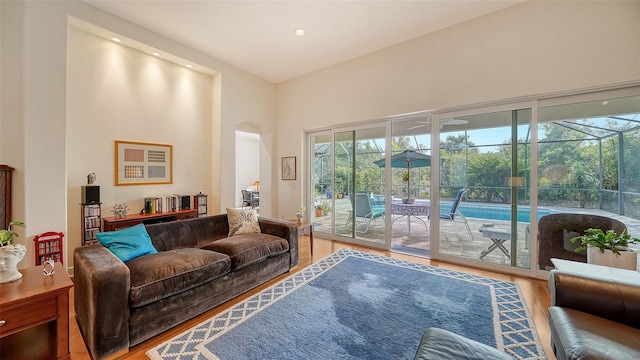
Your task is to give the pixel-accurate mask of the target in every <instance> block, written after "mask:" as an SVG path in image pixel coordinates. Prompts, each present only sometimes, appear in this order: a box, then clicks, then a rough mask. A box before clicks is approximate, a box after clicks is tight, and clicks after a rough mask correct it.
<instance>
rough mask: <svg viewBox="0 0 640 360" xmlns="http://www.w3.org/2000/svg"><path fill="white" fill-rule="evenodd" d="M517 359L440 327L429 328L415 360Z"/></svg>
mask: <svg viewBox="0 0 640 360" xmlns="http://www.w3.org/2000/svg"><path fill="white" fill-rule="evenodd" d="M442 359H456V360H515V358H514V357H513V356H511V355H509V354H507V353H504V352H502V351H500V350H498V349H496V348H492V347H491V346H488V345H485V344H482V343H480V342H477V341H475V340H472V339H468V338H466V337H464V336H461V335H458V334H455V333H452V332H451V331H447V330H444V329H440V328H435V327H432V328H428V329H427V331H426V332H425V333H424V335H423V336H422V341H420V346H419V347H418V351H416V355H415V357H414V360H442Z"/></svg>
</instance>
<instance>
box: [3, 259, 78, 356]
mask: <svg viewBox="0 0 640 360" xmlns="http://www.w3.org/2000/svg"><path fill="white" fill-rule="evenodd" d="M42 269H43V266H35V267H31V268H27V269H23V270H20V272H21V273H22V278H21V279H19V280H16V281H12V282H8V283H4V284H0V350H1V353H0V358H3V359H5V358H6V359H19V358H30V359H39V358H46V359H50V358H52V357H53V353H55V358H56V359H70V358H71V355H70V354H69V289H71V287H72V286H73V283H72V282H71V279H69V275H68V274H67V271H66V269H65V268H64V266H63V265H62V264H60V263H59V262H56V263H55V271H54V273H53V274H52V275H49V276H45V275H44V273H43V272H42ZM43 334H44V335H43ZM44 342H46V343H44Z"/></svg>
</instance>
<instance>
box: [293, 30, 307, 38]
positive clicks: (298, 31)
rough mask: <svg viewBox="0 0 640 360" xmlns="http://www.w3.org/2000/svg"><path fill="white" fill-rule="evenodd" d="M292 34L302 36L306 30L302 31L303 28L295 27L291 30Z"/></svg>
mask: <svg viewBox="0 0 640 360" xmlns="http://www.w3.org/2000/svg"><path fill="white" fill-rule="evenodd" d="M293 34H294V35H295V36H298V37H302V36H305V35H306V34H307V32H306V31H304V29H295V30H293Z"/></svg>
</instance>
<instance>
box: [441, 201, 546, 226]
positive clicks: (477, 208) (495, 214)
mask: <svg viewBox="0 0 640 360" xmlns="http://www.w3.org/2000/svg"><path fill="white" fill-rule="evenodd" d="M450 209H451V203H444V202H443V203H442V204H441V205H440V213H441V214H447V213H448V212H449V210H450ZM458 210H459V211H460V212H461V213H462V214H463V215H464V216H465V217H467V218H475V219H490V220H504V221H510V220H511V207H509V206H508V205H497V204H482V205H480V204H469V203H462V204H460V206H459V207H458ZM555 212H556V211H555V210H552V209H549V208H544V207H538V220H540V218H541V217H542V216H544V215H547V214H552V213H555ZM530 215H531V209H530V208H528V207H518V222H525V223H528V222H529V219H530Z"/></svg>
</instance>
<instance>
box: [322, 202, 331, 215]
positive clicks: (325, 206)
mask: <svg viewBox="0 0 640 360" xmlns="http://www.w3.org/2000/svg"><path fill="white" fill-rule="evenodd" d="M320 208H321V209H322V215H327V214H328V213H330V212H331V204H330V203H329V202H328V201H323V202H322V203H321V204H320Z"/></svg>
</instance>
